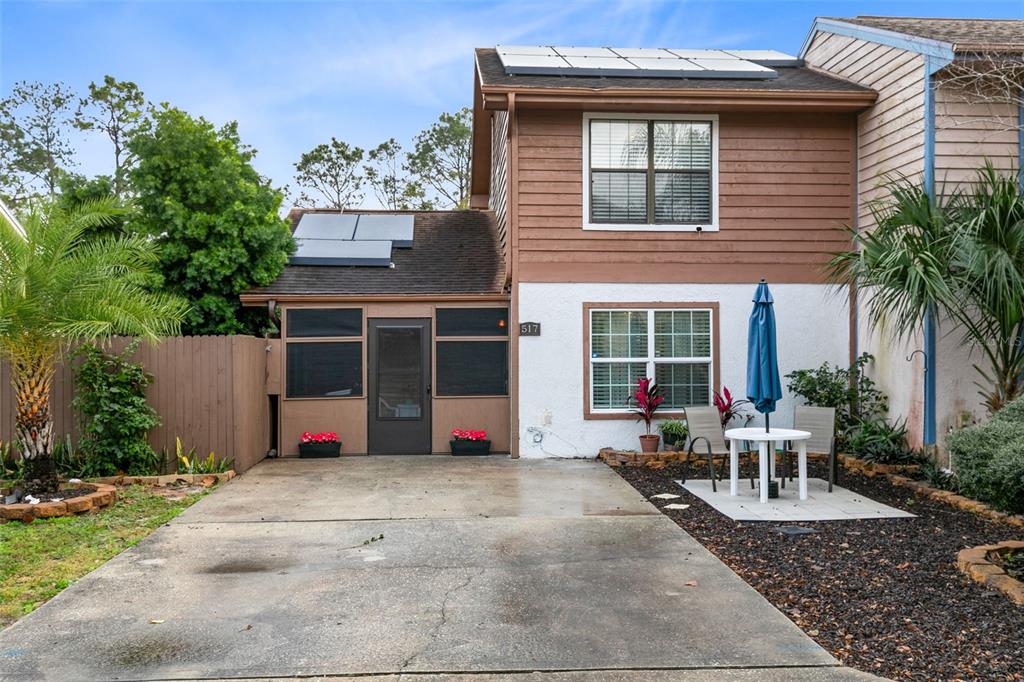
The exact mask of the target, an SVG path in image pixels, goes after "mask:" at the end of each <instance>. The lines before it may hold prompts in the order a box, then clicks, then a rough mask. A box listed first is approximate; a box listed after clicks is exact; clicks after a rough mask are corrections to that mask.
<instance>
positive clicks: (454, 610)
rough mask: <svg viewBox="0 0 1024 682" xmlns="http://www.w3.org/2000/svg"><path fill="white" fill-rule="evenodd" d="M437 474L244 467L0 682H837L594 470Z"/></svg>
mask: <svg viewBox="0 0 1024 682" xmlns="http://www.w3.org/2000/svg"><path fill="white" fill-rule="evenodd" d="M409 459H412V458H409ZM433 459H434V461H433V463H432V466H433V468H435V469H437V470H438V471H436V472H433V473H424V471H423V469H422V468H417V465H407V464H406V463H407V462H408V461H409V460H408V459H398V458H387V459H386V460H385V459H384V458H381V460H382V461H374V460H376V458H368V459H366V460H357V461H351V460H342V461H341V462H340V463H331V464H329V465H328V466H326V467H325V466H319V464H320V463H312V464H311V463H308V462H274V463H270V464H269V466H267V465H260V466H258V467H257V468H256V469H255V470H254V471H253V472H251V473H249V474H246V475H245V476H243V477H242V478H241V479H237V481H233V482H231V483H230V484H228V485H227V486H225V488H224V489H223V490H220V491H218V492H216V493H214V494H213V495H211V496H210V497H208V498H206V499H204V500H202V501H201V502H199V503H198V504H197V505H195V506H194V507H192V509H190V510H189V511H188V513H187V514H185V515H183V516H181V517H179V519H177V520H176V521H175V522H174V523H172V524H170V525H169V526H166V527H164V528H161V529H160V530H158V531H157V532H156V533H154V534H153V535H152V536H150V537H149V538H148V539H147V540H145V541H143V542H142V543H140V544H139V545H137V546H135V547H133V548H132V549H130V550H128V551H126V552H124V553H122V554H121V555H119V556H118V557H116V558H115V559H113V560H112V561H110V562H109V563H107V564H106V565H104V566H103V567H101V568H99V569H98V570H96V571H94V572H93V573H92V574H90V575H88V576H86V577H85V578H84V579H82V580H81V581H79V582H78V583H77V584H75V585H74V586H72V587H71V588H69V589H68V590H66V591H65V592H64V593H62V594H61V595H59V596H58V597H57V598H55V599H54V600H53V601H51V602H50V603H49V604H47V605H45V606H43V607H42V608H40V609H39V610H37V611H36V612H35V613H33V614H30V615H29V616H27V617H25V618H23V619H22V620H21V621H19V622H18V623H16V624H15V625H13V626H11V627H10V628H8V629H7V630H5V631H3V632H2V633H0V661H2V665H0V679H3V680H32V679H43V680H50V679H52V680H83V681H85V680H101V679H102V680H108V679H120V680H155V679H168V680H180V679H208V678H216V679H245V678H261V679H266V678H275V677H277V678H281V679H287V678H289V677H294V676H313V677H317V676H324V677H329V676H342V677H343V676H346V675H377V676H382V677H380V679H384V680H392V679H403V680H404V679H416V680H427V679H437V680H442V679H449V678H450V679H452V680H458V679H472V677H465V676H463V677H461V678H460V677H458V676H455V677H450V676H449V677H437V676H436V675H444V674H451V673H477V674H481V675H484V677H482V678H480V679H485V680H487V679H506V678H507V677H508V676H509V675H512V674H513V673H517V674H516V675H515V677H516V678H519V677H522V679H524V680H529V679H532V677H531V676H530V675H528V674H529V673H533V672H536V671H550V672H551V674H553V675H554V674H556V673H557V675H559V676H560V677H561V679H564V680H565V681H566V682H570V681H571V682H577V680H578V681H579V682H584V681H587V682H589V681H590V680H598V679H610V680H619V679H621V680H631V679H644V680H665V681H666V682H667V681H669V680H674V679H680V680H690V679H693V680H701V679H711V678H707V677H704V678H702V677H700V675H701V674H703V673H702V672H701V671H705V670H711V671H713V672H714V673H715V674H716V675H719V674H720V675H721V676H719V677H715V678H714V679H750V678H749V677H743V675H745V674H747V673H746V672H744V671H745V670H752V669H766V670H765V671H764V675H763V676H760V677H758V679H806V680H819V679H820V680H833V679H853V678H847V677H843V675H846V674H847V673H849V671H845V670H842V669H840V668H837V667H836V662H835V660H834V659H832V657H831V656H830V655H829V654H828V653H826V652H825V651H824V650H822V649H821V648H820V647H818V645H817V644H815V643H814V642H813V641H812V640H811V639H810V638H808V637H807V636H806V635H804V634H803V633H802V632H801V631H800V630H799V629H798V628H797V627H796V626H795V625H793V624H792V623H791V622H790V621H789V620H788V619H787V618H786V617H785V616H783V615H782V614H781V613H780V612H778V611H777V610H775V609H774V608H773V607H772V606H771V605H770V604H768V603H767V602H766V601H765V600H764V599H763V598H762V597H761V596H760V595H759V594H758V593H757V592H755V591H754V590H753V589H752V588H750V587H749V586H748V585H746V583H744V582H743V581H742V580H741V579H740V578H739V577H738V576H736V575H735V574H734V573H732V571H730V570H729V569H728V568H727V567H726V566H724V565H723V564H722V563H721V562H719V561H718V560H717V559H716V558H715V557H714V556H712V555H711V554H710V553H708V552H707V551H706V550H705V549H704V548H703V547H702V546H701V545H700V544H698V543H697V542H696V541H694V540H693V539H692V538H690V537H689V536H688V535H687V534H685V533H684V532H682V531H681V530H680V529H679V528H678V527H677V526H676V525H675V524H673V523H672V522H671V521H670V520H669V519H667V518H666V517H664V516H662V515H661V514H659V513H658V512H657V510H655V509H654V508H653V507H652V506H651V505H650V504H649V503H648V502H647V501H645V500H643V498H642V497H641V496H640V495H639V494H638V493H636V492H635V491H634V490H633V489H632V488H630V487H629V486H628V485H627V484H626V483H625V482H624V481H622V480H621V479H620V478H619V477H618V476H617V475H616V474H615V473H614V472H612V471H610V470H608V469H606V468H605V467H604V465H599V464H595V463H593V462H551V461H548V462H543V463H540V464H539V465H538V464H537V463H533V462H514V461H509V460H504V459H502V460H498V459H496V458H492V459H490V460H473V461H474V462H475V463H473V464H470V463H464V462H463V461H460V460H457V459H456V460H453V459H450V458H433ZM415 461H417V462H418V461H419V460H418V459H417V460H415ZM363 462H366V464H365V465H364V464H363ZM360 467H363V468H364V470H363V471H362V472H360ZM367 471H375V472H377V476H378V477H379V480H378V481H377V482H376V483H374V482H373V481H372V480H370V479H371V478H372V477H370V476H369V475H368V474H367V473H366V472H367ZM310 472H312V474H313V475H314V478H315V479H316V480H317V481H319V483H318V484H317V485H316V486H313V487H314V492H315V493H316V494H317V495H318V496H319V497H318V500H319V501H318V502H317V507H316V508H315V509H314V507H312V506H307V507H305V508H303V509H298V510H296V509H295V508H294V506H293V507H292V508H289V507H288V506H287V505H284V503H283V502H277V501H275V500H276V499H277V498H278V496H283V497H284V499H296V498H300V497H302V495H303V494H304V493H306V492H308V490H307V489H305V488H303V486H302V484H301V483H299V482H301V481H304V480H307V474H308V473H310ZM250 476H252V478H251V479H250V480H248V481H246V479H247V478H248V477H250ZM549 479H555V482H552V481H551V480H549ZM502 481H504V482H505V485H504V486H502V485H501V483H502ZM534 486H536V488H537V489H538V490H539V491H542V492H538V490H533V489H532V488H533V487H534ZM278 488H282V490H278ZM367 488H369V489H370V492H368V491H367ZM502 488H505V490H504V491H502V492H500V493H498V492H496V491H500V490H501V489H502ZM381 490H390V491H392V493H391V494H392V497H391V499H389V500H387V501H386V502H385V501H384V500H385V498H386V497H387V495H386V494H384V493H381V492H380V491H381ZM439 490H444V491H445V493H444V494H445V495H446V497H447V499H445V500H429V498H430V496H431V494H438V493H437V491H439ZM268 491H272V492H268ZM396 491H398V492H396ZM424 491H425V492H424ZM328 493H330V495H331V496H333V497H334V498H336V499H337V500H339V504H337V505H335V506H333V507H332V506H330V505H329V503H328V502H327V501H324V496H325V495H327V494H328ZM377 495H381V497H380V498H379V499H376V496H377ZM424 495H426V497H424ZM361 496H362V499H364V500H368V502H367V504H368V506H369V507H370V508H371V509H370V511H371V513H373V514H380V516H379V517H376V516H374V517H371V518H369V519H368V520H340V521H339V520H328V521H323V520H305V521H302V520H298V518H301V517H306V516H315V515H320V516H324V517H326V518H328V519H337V518H343V517H344V516H345V515H354V514H356V513H358V512H359V508H358V506H357V505H354V504H353V503H352V501H351V500H352V499H353V498H360V497H361ZM582 497H591V498H592V499H589V500H586V499H581V498H582ZM424 500H429V501H427V502H425V501H424ZM598 508H602V509H604V510H605V513H595V510H597V509H598ZM382 512H386V513H382ZM458 514H461V516H459V515H458ZM257 515H262V516H264V517H266V516H272V517H285V518H284V519H283V520H276V521H259V520H258V516H257ZM254 517H255V518H256V520H246V519H253V518H254ZM289 517H290V518H289ZM225 519H228V520H227V521H225ZM382 534H383V538H382V539H376V540H372V541H371V539H372V538H380V536H381V535H382ZM154 620H157V621H162V622H160V623H156V624H154V623H152V622H151V621H154ZM780 666H782V667H781V668H780ZM791 666H797V668H791ZM673 669H675V670H673ZM679 669H683V670H679ZM659 670H662V671H664V672H656V671H659ZM794 670H800V671H801V672H800V673H799V674H800V675H803V677H800V676H796V677H793V676H786V677H777V676H775V673H777V672H778V673H780V674H782V671H785V674H786V675H789V673H792V672H793V671H794ZM560 671H561V672H560ZM569 671H574V672H569ZM641 671H642V673H641ZM402 673H404V674H402ZM414 673H415V674H414ZM518 673H521V675H520V674H518ZM670 674H671V675H676V674H679V675H690V676H689V677H672V676H668V677H664V676H663V675H670ZM638 675H642V676H638ZM731 675H739V676H738V677H730V676H731ZM364 679H365V678H364ZM554 679H559V678H558V677H556V678H554Z"/></svg>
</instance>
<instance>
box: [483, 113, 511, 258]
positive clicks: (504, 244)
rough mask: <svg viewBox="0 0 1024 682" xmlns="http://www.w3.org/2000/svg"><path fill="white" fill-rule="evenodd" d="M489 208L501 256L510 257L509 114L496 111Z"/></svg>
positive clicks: (493, 129) (492, 125)
mask: <svg viewBox="0 0 1024 682" xmlns="http://www.w3.org/2000/svg"><path fill="white" fill-rule="evenodd" d="M488 207H489V208H490V209H491V210H492V211H494V219H495V221H496V222H497V223H498V239H499V241H500V242H501V255H502V256H503V257H504V259H505V262H506V263H508V262H509V261H510V259H509V257H508V112H507V111H496V112H494V116H493V118H491V194H490V197H489V198H488Z"/></svg>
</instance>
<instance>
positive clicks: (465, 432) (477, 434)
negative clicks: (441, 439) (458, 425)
mask: <svg viewBox="0 0 1024 682" xmlns="http://www.w3.org/2000/svg"><path fill="white" fill-rule="evenodd" d="M452 440H487V432H486V431H474V430H472V429H452Z"/></svg>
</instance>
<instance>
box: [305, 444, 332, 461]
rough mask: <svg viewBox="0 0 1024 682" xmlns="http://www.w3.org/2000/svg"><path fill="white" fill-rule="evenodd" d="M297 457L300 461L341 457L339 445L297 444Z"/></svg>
mask: <svg viewBox="0 0 1024 682" xmlns="http://www.w3.org/2000/svg"><path fill="white" fill-rule="evenodd" d="M299 457H301V458H302V459H318V458H323V457H341V443H299Z"/></svg>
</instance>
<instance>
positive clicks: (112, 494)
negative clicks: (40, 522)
mask: <svg viewBox="0 0 1024 682" xmlns="http://www.w3.org/2000/svg"><path fill="white" fill-rule="evenodd" d="M68 485H74V486H75V487H83V488H84V487H88V488H92V489H93V492H91V493H89V494H88V495H81V496H79V497H71V498H68V499H66V500H60V501H59V502H39V503H37V504H28V503H25V502H19V503H18V504H0V519H4V520H5V521H23V522H25V523H28V522H31V521H34V520H36V519H48V518H53V517H55V516H74V515H75V514H83V513H85V512H87V511H91V510H93V509H102V508H103V507H109V506H110V505H111V504H113V503H114V500H116V499H117V488H116V487H115V486H113V485H110V484H107V483H74V484H68Z"/></svg>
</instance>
